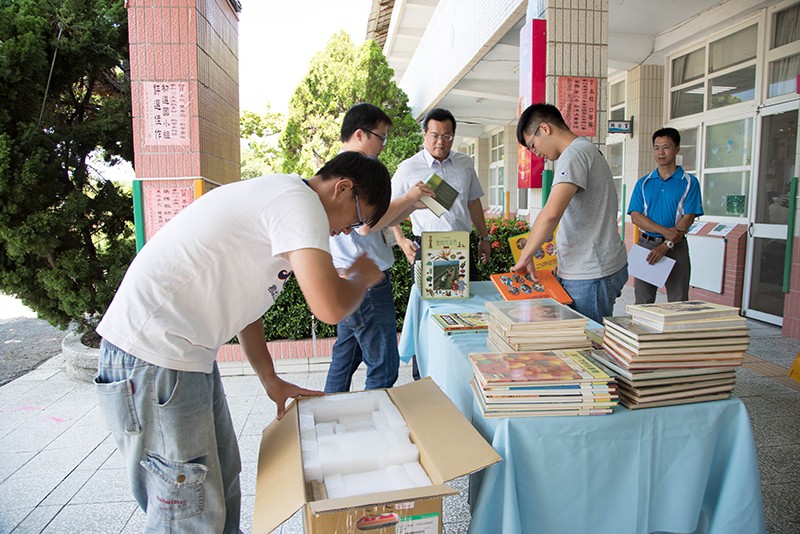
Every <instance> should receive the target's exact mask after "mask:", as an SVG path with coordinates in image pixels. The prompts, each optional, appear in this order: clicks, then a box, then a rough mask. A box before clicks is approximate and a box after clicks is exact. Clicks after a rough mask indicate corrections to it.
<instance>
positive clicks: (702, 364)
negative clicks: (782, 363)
mask: <svg viewBox="0 0 800 534" xmlns="http://www.w3.org/2000/svg"><path fill="white" fill-rule="evenodd" d="M672 304H676V305H677V304H681V303H672ZM645 306H650V305H645ZM713 306H718V305H713ZM675 307H677V306H674V307H673V308H675ZM631 308H633V306H629V311H630V309H631ZM694 308H697V305H696V304H695V305H694ZM695 311H697V310H696V309H695V310H693V311H692V312H691V313H694V312H695ZM716 311H717V312H722V310H719V309H717V310H716ZM687 313H689V312H687ZM716 319H720V318H719V317H718V318H712V320H716ZM739 319H741V318H739ZM603 321H604V323H605V333H604V336H603V348H604V349H605V350H604V351H595V352H594V354H593V355H594V356H595V358H596V359H597V360H598V361H599V362H600V363H602V364H603V365H605V366H606V367H607V368H608V369H609V370H611V371H612V372H614V373H615V374H616V375H617V382H618V384H619V392H620V402H622V404H623V405H625V406H627V407H628V408H646V407H649V406H665V405H671V404H686V403H692V402H702V401H707V400H716V399H722V398H727V397H729V396H730V393H731V391H732V390H733V386H734V382H735V377H736V372H735V368H736V367H738V366H740V365H741V364H742V362H743V361H744V355H745V353H746V352H747V349H748V347H749V345H750V337H749V333H748V330H747V328H746V326H745V325H744V323H743V320H742V321H741V322H739V321H735V320H734V321H731V324H730V325H728V326H729V327H728V328H716V329H715V328H711V329H709V328H705V327H703V326H701V327H699V328H691V325H690V324H688V321H680V320H677V319H676V320H675V321H673V324H683V325H684V326H683V329H681V330H673V331H661V330H658V329H655V328H652V327H650V326H647V325H644V324H641V323H639V322H637V320H636V319H635V318H629V317H606V318H605V319H604V320H603ZM699 321H700V324H701V325H704V324H705V323H703V321H704V320H703V319H699Z"/></svg>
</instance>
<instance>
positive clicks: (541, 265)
mask: <svg viewBox="0 0 800 534" xmlns="http://www.w3.org/2000/svg"><path fill="white" fill-rule="evenodd" d="M557 230H558V228H556V231H557ZM530 235H531V233H530V232H525V233H524V234H520V235H515V236H512V237H509V238H508V246H509V248H511V255H512V256H513V257H514V263H517V262H518V261H519V257H520V255H521V254H522V249H523V248H525V245H526V244H527V242H528V237H530ZM557 252H558V247H556V232H553V235H551V236H550V239H548V240H547V241H545V243H544V245H542V246H541V247H540V248H539V250H537V251H536V253H535V254H534V255H533V267H534V268H535V269H536V270H537V271H553V270H555V268H556V267H558V255H557Z"/></svg>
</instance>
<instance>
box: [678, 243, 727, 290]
mask: <svg viewBox="0 0 800 534" xmlns="http://www.w3.org/2000/svg"><path fill="white" fill-rule="evenodd" d="M686 240H687V241H688V243H689V257H690V258H691V260H692V276H691V278H689V285H691V286H694V287H698V288H700V289H707V290H708V291H713V292H714V293H722V283H723V281H724V280H723V279H724V275H725V243H726V241H725V239H722V238H719V237H706V236H699V235H687V236H686Z"/></svg>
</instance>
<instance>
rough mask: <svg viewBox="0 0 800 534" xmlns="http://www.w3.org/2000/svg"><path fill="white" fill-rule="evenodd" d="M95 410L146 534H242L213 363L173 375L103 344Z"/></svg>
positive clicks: (235, 463)
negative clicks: (122, 462)
mask: <svg viewBox="0 0 800 534" xmlns="http://www.w3.org/2000/svg"><path fill="white" fill-rule="evenodd" d="M94 384H95V386H94V387H95V391H96V393H97V397H98V405H99V407H100V411H101V413H102V414H103V417H104V419H105V421H106V424H107V426H108V429H109V430H111V433H112V435H113V436H114V440H115V441H116V442H117V446H118V447H119V450H120V453H122V455H123V457H124V458H125V463H126V467H127V470H128V479H129V481H130V484H131V490H132V492H133V496H134V498H135V499H136V502H137V503H139V506H140V507H141V508H142V510H144V512H145V513H146V514H147V519H146V521H145V527H144V531H145V532H152V533H155V532H171V533H178V532H224V533H230V534H232V533H238V532H239V513H240V507H241V491H240V488H239V472H240V471H241V467H242V466H241V460H240V458H239V447H238V445H237V443H236V434H235V433H234V430H233V424H232V422H231V417H230V413H229V411H228V405H227V403H226V401H225V392H224V391H223V389H222V381H221V379H220V375H219V369H218V368H217V365H216V363H215V364H214V370H213V372H212V373H210V374H206V373H192V372H186V371H174V370H172V369H165V368H163V367H158V366H155V365H152V364H149V363H147V362H145V361H142V360H140V359H138V358H136V357H135V356H132V355H130V354H128V353H127V352H125V351H123V350H122V349H119V348H118V347H115V346H114V345H112V344H111V343H108V342H106V341H105V340H103V342H102V343H101V345H100V358H99V361H98V369H97V377H95V380H94Z"/></svg>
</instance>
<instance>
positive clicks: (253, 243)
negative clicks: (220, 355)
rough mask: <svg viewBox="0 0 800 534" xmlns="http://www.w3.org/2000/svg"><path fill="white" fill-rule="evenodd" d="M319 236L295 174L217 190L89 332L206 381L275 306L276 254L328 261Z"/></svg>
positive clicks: (314, 199) (184, 215)
mask: <svg viewBox="0 0 800 534" xmlns="http://www.w3.org/2000/svg"><path fill="white" fill-rule="evenodd" d="M329 236H330V223H329V222H328V216H327V214H326V212H325V209H324V208H323V206H322V203H321V202H320V200H319V197H318V196H317V194H316V193H315V192H314V191H313V190H312V189H311V188H310V187H308V186H307V185H306V184H305V183H304V182H303V181H302V180H301V179H300V178H299V177H298V176H296V175H293V176H287V175H280V174H276V175H269V176H262V177H260V178H255V179H253V180H245V181H242V182H236V183H232V184H227V185H224V186H221V187H218V188H216V189H214V190H212V191H210V192H209V193H207V194H205V195H203V196H202V197H200V198H199V199H197V200H196V201H194V202H193V203H192V204H190V205H189V206H188V207H186V209H184V210H183V211H181V212H180V213H179V214H178V215H176V216H175V217H174V218H173V219H172V220H171V221H169V223H167V224H166V225H165V226H164V227H163V228H161V230H159V231H158V232H157V233H156V234H155V236H153V238H152V239H151V240H150V241H149V242H148V243H147V244H146V245H145V246H144V247H143V248H142V250H141V251H140V252H139V254H138V255H137V256H136V258H135V259H134V260H133V262H132V263H131V265H130V267H129V268H128V271H127V273H126V274H125V278H124V279H123V281H122V284H120V287H119V289H118V290H117V293H116V296H115V297H114V300H113V301H112V303H111V305H110V306H109V308H108V310H107V311H106V314H105V316H104V317H103V320H102V321H101V322H100V325H99V326H98V327H97V332H98V333H99V334H100V335H101V336H102V337H103V338H105V339H107V340H108V341H109V342H110V343H112V344H114V345H116V346H117V347H119V348H121V349H122V350H124V351H126V352H128V353H130V354H132V355H134V356H136V357H137V358H140V359H142V360H145V361H147V362H150V363H152V364H154V365H158V366H161V367H166V368H169V369H175V370H179V371H196V372H204V373H209V372H211V370H212V368H213V362H214V359H215V357H216V353H217V350H218V348H219V346H220V345H222V344H223V343H226V342H227V341H229V340H230V339H231V338H232V337H233V336H235V335H236V334H237V333H239V332H240V331H241V330H242V328H244V327H245V326H247V325H248V324H250V323H252V322H253V321H255V320H256V319H258V318H259V317H261V316H262V315H263V314H264V313H265V312H266V311H267V310H268V309H269V307H270V306H272V304H273V303H274V302H275V299H276V298H277V296H278V294H279V293H280V291H281V289H283V284H284V283H285V281H286V279H287V278H288V276H289V274H290V273H291V264H290V263H289V261H288V260H287V257H286V253H287V252H290V251H293V250H299V249H303V248H316V249H320V250H324V251H326V252H329V248H328V239H329Z"/></svg>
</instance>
